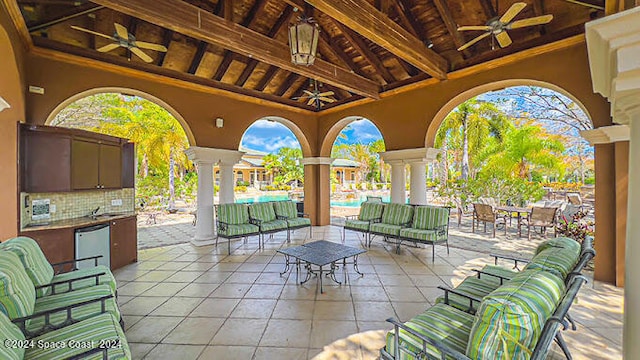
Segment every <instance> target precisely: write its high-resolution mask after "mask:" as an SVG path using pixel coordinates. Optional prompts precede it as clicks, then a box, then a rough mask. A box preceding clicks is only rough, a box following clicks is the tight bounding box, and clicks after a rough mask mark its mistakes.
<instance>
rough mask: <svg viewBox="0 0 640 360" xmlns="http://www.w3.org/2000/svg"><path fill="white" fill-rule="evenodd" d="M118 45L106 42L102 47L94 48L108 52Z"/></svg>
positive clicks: (118, 45)
mask: <svg viewBox="0 0 640 360" xmlns="http://www.w3.org/2000/svg"><path fill="white" fill-rule="evenodd" d="M118 47H120V44H107V45H105V46H103V47H100V48H97V49H96V50H98V51H99V52H109V51H111V50H113V49H115V48H118Z"/></svg>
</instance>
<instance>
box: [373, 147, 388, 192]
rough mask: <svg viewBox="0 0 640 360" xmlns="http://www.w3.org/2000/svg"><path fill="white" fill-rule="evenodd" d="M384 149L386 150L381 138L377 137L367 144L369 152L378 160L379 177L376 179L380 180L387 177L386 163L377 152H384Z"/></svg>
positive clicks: (382, 180)
mask: <svg viewBox="0 0 640 360" xmlns="http://www.w3.org/2000/svg"><path fill="white" fill-rule="evenodd" d="M385 151H386V147H385V146H384V140H382V139H378V140H376V141H374V142H372V143H370V144H369V152H371V154H372V155H373V156H374V157H376V158H377V160H378V169H379V171H380V178H379V179H378V180H379V181H380V182H385V179H386V178H387V176H386V170H387V169H386V165H385V163H384V160H383V159H382V156H380V155H379V153H381V152H385Z"/></svg>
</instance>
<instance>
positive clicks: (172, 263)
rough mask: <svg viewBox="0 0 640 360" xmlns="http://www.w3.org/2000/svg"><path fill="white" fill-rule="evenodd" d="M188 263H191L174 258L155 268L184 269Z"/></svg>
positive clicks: (165, 269)
mask: <svg viewBox="0 0 640 360" xmlns="http://www.w3.org/2000/svg"><path fill="white" fill-rule="evenodd" d="M187 265H189V263H188V262H178V261H176V260H173V261H170V262H167V263H164V264H162V265H160V266H158V267H157V268H155V270H164V271H178V270H181V269H183V268H184V267H185V266H187Z"/></svg>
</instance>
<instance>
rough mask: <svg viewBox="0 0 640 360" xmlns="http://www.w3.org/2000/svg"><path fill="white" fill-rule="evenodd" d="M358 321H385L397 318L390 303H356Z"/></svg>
mask: <svg viewBox="0 0 640 360" xmlns="http://www.w3.org/2000/svg"><path fill="white" fill-rule="evenodd" d="M354 305H355V308H356V319H358V321H383V320H386V319H388V318H390V317H394V316H396V313H395V311H394V309H393V306H391V303H390V302H388V301H387V302H375V301H366V302H359V301H358V302H354Z"/></svg>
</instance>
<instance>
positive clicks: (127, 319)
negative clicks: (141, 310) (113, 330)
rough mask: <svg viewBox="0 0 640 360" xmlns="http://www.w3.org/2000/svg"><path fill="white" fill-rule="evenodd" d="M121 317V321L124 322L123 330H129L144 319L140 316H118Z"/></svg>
mask: <svg viewBox="0 0 640 360" xmlns="http://www.w3.org/2000/svg"><path fill="white" fill-rule="evenodd" d="M120 316H121V317H122V321H124V329H125V330H129V329H130V328H131V327H132V326H133V325H135V324H136V323H137V322H138V321H140V320H141V319H144V316H142V315H124V314H122V315H120Z"/></svg>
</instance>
